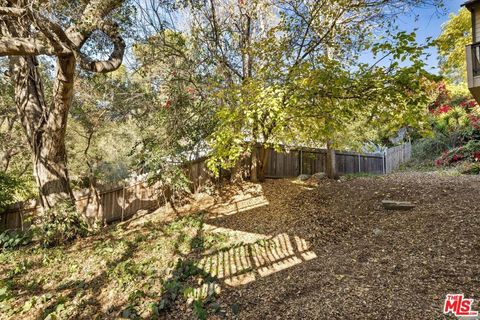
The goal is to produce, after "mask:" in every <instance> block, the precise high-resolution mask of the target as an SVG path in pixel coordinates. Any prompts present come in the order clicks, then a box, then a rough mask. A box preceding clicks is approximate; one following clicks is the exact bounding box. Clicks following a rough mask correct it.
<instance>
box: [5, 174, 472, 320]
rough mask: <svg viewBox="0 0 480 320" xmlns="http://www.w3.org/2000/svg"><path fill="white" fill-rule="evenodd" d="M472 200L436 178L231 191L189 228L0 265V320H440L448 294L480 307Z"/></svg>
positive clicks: (131, 228)
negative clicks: (394, 205) (394, 204)
mask: <svg viewBox="0 0 480 320" xmlns="http://www.w3.org/2000/svg"><path fill="white" fill-rule="evenodd" d="M479 189H480V178H479V177H471V176H448V175H439V174H438V173H398V174H394V175H389V176H385V177H363V178H356V179H352V180H348V181H341V182H337V181H325V180H323V181H321V182H320V183H319V185H318V186H317V184H316V183H314V182H313V181H311V182H307V183H301V182H297V181H287V180H270V181H267V182H265V183H263V184H261V185H252V184H245V185H243V186H241V187H240V188H233V189H232V188H227V189H226V190H224V192H223V194H220V195H218V196H217V197H216V198H215V199H214V198H211V197H206V196H205V197H203V198H202V199H201V201H197V202H196V203H195V204H196V205H195V207H194V208H186V209H184V210H183V211H181V212H180V213H179V214H180V215H185V214H186V213H188V212H190V213H193V212H197V213H196V214H193V215H190V216H184V217H179V218H177V217H175V215H173V214H172V213H167V212H166V211H162V210H159V211H158V212H156V213H154V214H152V215H149V216H146V217H142V218H138V219H137V220H133V221H129V222H126V223H123V224H119V225H116V226H112V227H111V228H110V229H109V230H108V231H106V232H104V233H103V234H101V235H98V236H95V237H90V238H86V239H82V240H80V241H77V242H76V243H74V244H73V245H69V246H65V247H60V248H56V249H40V248H35V247H30V248H26V249H22V250H19V251H14V252H4V253H0V263H1V265H0V271H1V276H0V279H1V280H0V281H1V282H0V308H1V309H0V315H1V316H0V318H2V319H3V318H5V319H8V318H11V319H20V318H21V319H36V318H45V317H50V318H52V319H55V318H58V319H68V318H71V319H95V318H99V319H115V318H122V317H123V318H145V319H152V318H160V319H191V318H195V317H197V318H211V319H224V318H227V319H232V318H238V319H262V318H263V319H349V318H357V319H434V318H442V317H443V316H442V307H443V301H444V298H445V295H446V294H447V293H464V294H465V295H466V296H467V297H469V298H474V299H476V302H477V301H478V299H479V298H480V297H479V295H480V258H479V254H480V242H479V240H480V239H479V237H480V227H479V220H480V214H479V213H480V203H479V201H478V199H479V196H478V190H479ZM384 199H393V200H405V201H412V202H414V203H416V205H417V206H416V208H415V209H413V210H412V211H407V212H401V211H399V212H396V211H386V210H384V209H383V208H382V206H381V200H384ZM199 211H200V213H199ZM474 307H475V308H476V310H478V305H477V303H475V306H474Z"/></svg>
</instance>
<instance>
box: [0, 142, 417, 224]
mask: <svg viewBox="0 0 480 320" xmlns="http://www.w3.org/2000/svg"><path fill="white" fill-rule="evenodd" d="M326 152H327V151H326V150H325V149H307V148H303V149H295V150H290V151H288V152H287V151H285V150H284V151H282V152H277V151H275V150H274V149H272V148H271V149H268V158H267V168H266V177H267V178H290V177H297V176H299V175H301V174H310V175H311V174H314V173H317V172H325V168H326ZM410 157H411V145H410V143H408V144H405V145H401V146H398V147H394V148H390V149H388V150H387V151H386V152H385V153H383V154H359V153H353V152H341V151H336V157H335V160H336V169H337V172H338V173H339V174H341V175H342V174H350V173H372V174H383V173H390V172H392V171H393V170H396V169H398V167H399V166H400V164H401V163H403V162H405V161H407V160H409V159H410ZM183 167H184V170H185V174H186V176H187V177H188V178H189V180H190V181H191V190H192V191H193V192H196V191H197V190H198V188H199V187H200V186H202V185H204V184H205V182H207V181H218V180H215V179H214V177H213V175H212V173H211V172H210V171H209V170H208V168H207V165H206V158H202V159H198V160H196V161H192V162H189V163H186V164H185V165H184V166H183ZM157 190H158V186H156V185H153V186H150V185H148V184H147V183H145V182H139V183H135V184H132V185H128V186H124V185H120V186H118V185H117V186H113V187H110V188H109V189H107V190H103V191H98V197H97V196H95V195H94V194H93V193H92V192H90V191H84V192H83V193H77V194H76V195H75V198H76V199H77V200H76V207H77V210H78V211H79V212H82V213H83V214H84V216H85V217H86V218H87V219H88V220H90V221H93V220H97V221H102V222H103V223H110V222H113V221H117V220H123V219H127V218H129V217H131V216H133V215H134V214H135V213H137V212H138V211H139V210H153V209H155V208H158V207H159V206H160V205H161V204H163V202H162V200H163V199H161V198H159V196H158V193H157ZM97 199H98V200H97ZM39 211H40V208H39V206H38V205H37V204H36V203H35V202H30V203H20V204H17V205H15V206H13V207H12V208H10V209H9V210H8V211H6V212H4V213H2V214H0V230H2V229H21V228H24V227H25V226H26V224H28V223H27V222H26V221H28V220H29V217H34V216H35V215H36V214H37V213H38V212H39Z"/></svg>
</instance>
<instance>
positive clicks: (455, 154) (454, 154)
mask: <svg viewBox="0 0 480 320" xmlns="http://www.w3.org/2000/svg"><path fill="white" fill-rule="evenodd" d="M460 161H470V162H478V161H480V140H470V141H469V142H468V143H467V144H465V145H463V146H460V147H458V148H453V149H451V150H447V151H445V152H444V153H443V154H442V155H441V156H440V157H439V158H438V159H437V160H435V165H437V166H448V165H452V164H455V163H458V162H460Z"/></svg>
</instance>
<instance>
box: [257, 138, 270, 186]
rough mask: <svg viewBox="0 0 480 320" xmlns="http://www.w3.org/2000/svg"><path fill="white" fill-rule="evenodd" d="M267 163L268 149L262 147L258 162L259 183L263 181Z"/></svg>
mask: <svg viewBox="0 0 480 320" xmlns="http://www.w3.org/2000/svg"><path fill="white" fill-rule="evenodd" d="M267 161H268V149H267V148H265V147H264V146H262V149H261V151H260V161H259V175H258V179H259V180H260V181H262V182H263V181H265V173H266V171H267Z"/></svg>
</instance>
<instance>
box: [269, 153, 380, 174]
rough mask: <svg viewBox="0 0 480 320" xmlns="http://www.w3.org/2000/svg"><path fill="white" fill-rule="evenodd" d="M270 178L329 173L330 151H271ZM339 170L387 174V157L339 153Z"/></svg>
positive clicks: (336, 159) (337, 154)
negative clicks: (327, 170)
mask: <svg viewBox="0 0 480 320" xmlns="http://www.w3.org/2000/svg"><path fill="white" fill-rule="evenodd" d="M267 152H268V155H267V168H266V172H265V176H266V177H267V178H289V177H297V176H299V175H301V174H309V175H312V174H314V173H317V172H325V169H326V162H327V150H326V149H307V148H304V149H295V150H290V151H289V152H277V151H275V150H274V149H273V148H270V149H268V151H267ZM335 161H336V169H337V172H338V174H340V175H344V174H350V173H372V174H382V173H384V172H385V163H384V156H383V154H369V153H367V154H359V153H354V152H342V151H336V152H335Z"/></svg>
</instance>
